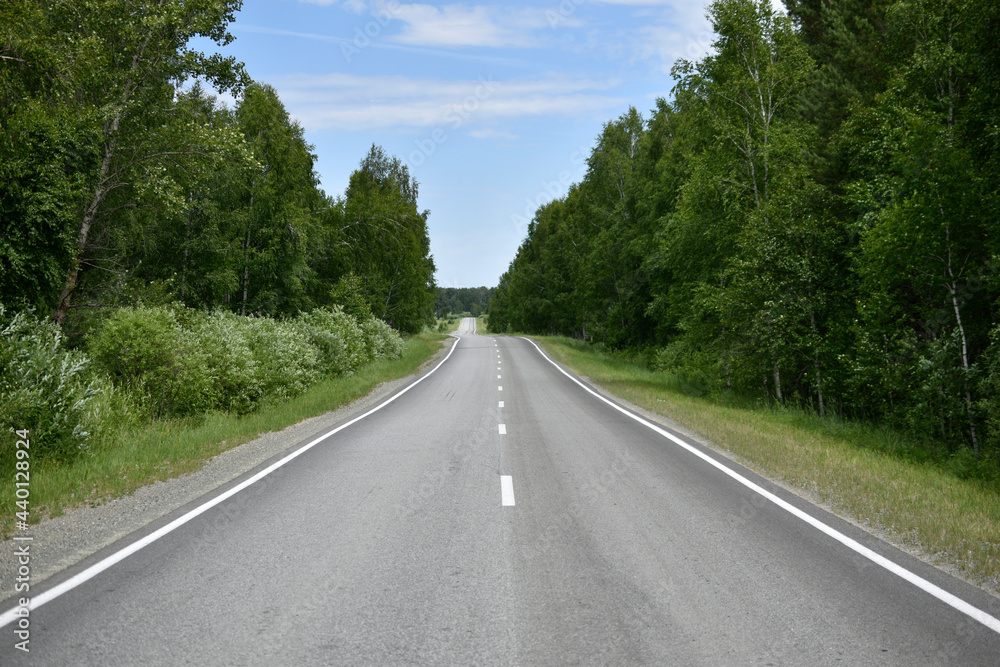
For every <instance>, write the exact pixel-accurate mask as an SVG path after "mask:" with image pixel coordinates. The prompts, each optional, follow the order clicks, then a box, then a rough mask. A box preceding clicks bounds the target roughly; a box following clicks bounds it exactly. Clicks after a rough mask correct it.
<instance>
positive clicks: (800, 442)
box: [536, 337, 1000, 592]
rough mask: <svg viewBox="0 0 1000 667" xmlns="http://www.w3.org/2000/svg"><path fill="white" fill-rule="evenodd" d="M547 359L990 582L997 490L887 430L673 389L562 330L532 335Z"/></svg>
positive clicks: (997, 539) (659, 376)
mask: <svg viewBox="0 0 1000 667" xmlns="http://www.w3.org/2000/svg"><path fill="white" fill-rule="evenodd" d="M536 339H537V340H538V341H539V342H540V343H541V344H542V346H543V347H544V348H545V349H546V351H547V352H548V353H549V354H551V355H552V357H553V358H555V359H556V360H558V361H559V362H560V363H563V364H565V365H566V366H567V367H569V368H571V369H573V370H574V371H575V372H576V373H578V374H580V375H583V376H587V377H589V378H590V379H591V380H593V381H594V382H596V383H597V384H599V385H600V386H602V387H604V388H605V389H607V390H608V391H610V392H612V393H613V394H615V395H616V396H620V397H621V398H623V399H625V400H627V401H630V402H631V403H634V404H635V405H638V406H640V407H642V408H644V409H646V410H648V411H650V412H653V413H656V414H660V415H663V416H665V417H669V418H670V419H672V420H674V421H675V422H677V423H679V424H681V425H682V426H684V427H685V428H688V429H690V430H691V431H694V432H696V433H700V434H701V435H703V436H704V437H706V438H708V439H709V440H711V441H712V442H713V443H715V445H717V446H718V447H719V448H721V449H723V450H726V451H729V452H731V453H732V454H734V455H735V458H736V459H738V460H739V461H740V462H741V463H744V464H745V465H747V466H748V467H750V468H752V469H754V470H757V471H758V472H760V473H761V474H763V475H765V476H767V477H769V478H771V479H776V480H780V481H781V482H784V483H786V484H788V485H790V486H793V487H795V488H798V489H801V490H803V491H805V492H806V493H807V495H811V496H812V497H814V498H815V499H818V500H819V501H820V502H824V503H827V504H828V505H830V506H831V507H832V508H833V509H834V510H835V511H837V512H838V513H840V514H845V515H847V516H850V517H852V518H854V519H855V520H856V521H858V522H860V523H862V524H866V525H869V526H871V527H873V528H875V529H877V530H880V531H883V532H884V533H886V534H887V536H888V537H889V538H890V539H893V540H894V541H896V542H897V543H902V544H903V545H905V546H909V547H915V548H917V549H919V550H921V551H923V552H924V554H926V555H927V556H928V557H929V558H930V559H931V560H932V561H933V562H935V563H937V564H939V565H941V564H948V565H954V566H957V567H958V568H959V569H961V570H962V571H963V572H964V573H965V574H966V576H968V577H969V578H970V579H972V580H973V581H976V582H977V583H979V584H980V585H982V586H983V587H985V588H988V589H990V590H993V591H995V592H996V591H998V590H1000V489H998V488H997V487H996V485H995V484H990V483H988V482H983V481H980V480H975V479H961V478H959V477H958V476H956V475H955V474H953V473H950V472H948V471H945V470H942V469H941V467H940V466H939V465H935V464H933V463H926V462H920V461H915V460H913V459H912V457H909V456H907V455H906V452H907V451H909V450H910V449H911V448H912V446H913V443H911V442H907V441H906V438H905V437H904V436H901V435H900V434H898V433H894V432H892V431H889V430H887V429H879V428H876V427H872V426H869V425H865V424H857V423H849V422H844V421H840V420H837V419H832V418H826V419H820V418H819V417H818V416H816V415H814V414H811V413H808V412H805V411H802V410H797V409H787V408H783V409H776V408H773V407H767V406H759V405H758V406H754V405H750V404H745V405H733V404H726V403H725V402H722V401H717V400H712V399H707V398H699V397H693V396H690V395H687V394H685V393H683V392H682V391H681V390H680V389H679V386H678V384H677V382H676V381H675V380H674V379H673V378H672V377H671V376H669V375H667V374H664V373H656V372H653V371H650V370H648V369H646V368H643V367H640V366H637V365H635V364H631V363H628V362H625V361H622V360H620V359H616V358H615V357H612V356H611V355H608V354H605V353H602V352H599V351H596V350H594V349H593V348H592V347H590V346H588V345H586V344H584V343H582V342H580V341H574V340H570V339H566V338H554V337H536Z"/></svg>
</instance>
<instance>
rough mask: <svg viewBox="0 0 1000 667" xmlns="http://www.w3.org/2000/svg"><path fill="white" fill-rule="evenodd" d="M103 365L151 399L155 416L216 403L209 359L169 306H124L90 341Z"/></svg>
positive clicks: (204, 408) (191, 411)
mask: <svg viewBox="0 0 1000 667" xmlns="http://www.w3.org/2000/svg"><path fill="white" fill-rule="evenodd" d="M89 350H90V353H91V355H92V356H93V358H94V360H95V362H96V363H97V364H98V366H99V367H100V368H101V369H103V370H105V371H106V372H107V373H108V374H109V375H110V376H111V377H112V379H113V380H115V381H116V382H117V383H118V384H119V385H121V386H125V387H128V388H131V389H132V390H134V391H136V392H138V393H140V394H142V395H144V396H145V397H146V399H147V400H148V401H149V405H150V409H151V412H152V414H153V415H154V416H158V417H159V416H165V415H188V414H195V413H199V412H206V411H208V410H210V409H211V408H212V407H213V405H214V404H215V403H216V394H215V387H214V386H213V382H212V376H211V373H210V371H209V364H208V357H207V355H206V354H205V353H204V352H202V350H201V349H200V347H199V344H198V340H197V339H196V337H195V336H193V335H192V334H191V333H190V332H189V331H185V330H184V329H182V328H181V327H180V325H179V324H178V323H177V318H176V316H175V315H174V313H173V312H171V311H170V310H168V309H166V308H162V307H158V308H147V307H140V308H127V309H125V308H123V309H121V310H118V311H116V312H115V313H114V314H112V315H111V316H110V317H109V318H108V319H107V320H106V321H105V323H104V326H103V327H101V329H100V331H98V332H97V333H96V334H95V335H94V336H92V337H91V339H90V341H89Z"/></svg>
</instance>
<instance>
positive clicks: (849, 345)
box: [489, 0, 1000, 462]
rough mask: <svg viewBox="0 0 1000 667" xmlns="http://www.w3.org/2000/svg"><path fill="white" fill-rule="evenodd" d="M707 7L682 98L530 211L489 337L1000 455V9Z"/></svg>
mask: <svg viewBox="0 0 1000 667" xmlns="http://www.w3.org/2000/svg"><path fill="white" fill-rule="evenodd" d="M785 4H786V5H787V13H785V12H778V11H775V10H774V9H773V7H772V4H771V2H770V1H769V0H717V1H716V2H713V3H712V4H711V5H710V7H709V9H708V16H709V19H710V22H711V24H712V27H713V29H714V32H715V39H714V42H713V44H712V47H711V49H710V50H709V53H708V54H707V55H705V56H704V57H703V58H701V59H700V60H697V61H687V60H678V61H677V62H676V63H675V65H674V67H673V70H672V71H673V76H674V79H675V82H676V83H675V85H674V87H673V89H672V90H671V91H670V95H669V98H664V99H660V100H659V101H658V103H657V105H656V108H655V109H653V110H651V111H650V112H649V113H648V114H646V115H643V114H642V113H640V112H639V111H637V110H636V109H635V108H632V109H630V110H629V111H628V112H627V113H624V114H623V115H621V116H620V117H619V118H616V119H614V120H612V121H610V122H608V123H606V124H605V126H604V128H603V131H602V132H601V134H600V136H599V137H598V138H597V140H596V142H595V145H594V147H593V149H592V152H591V153H590V156H589V158H588V161H587V171H586V174H585V176H584V177H583V179H582V180H581V182H579V183H577V184H574V185H573V186H572V187H571V188H570V190H569V192H568V193H567V194H566V195H565V196H564V197H562V198H560V199H557V200H554V201H551V202H549V203H547V204H545V205H543V206H541V207H539V208H538V210H537V211H536V213H535V216H534V219H533V220H532V222H531V224H530V226H529V228H528V234H527V237H526V238H525V239H524V241H523V243H522V244H521V246H520V248H519V249H518V251H517V254H516V257H515V258H514V260H513V261H512V262H511V264H510V267H509V269H508V270H507V272H506V273H505V274H504V275H503V276H502V278H501V280H500V284H499V286H498V287H497V289H496V293H495V295H494V297H493V299H492V301H491V304H490V316H489V327H490V330H491V331H494V332H505V331H519V332H529V333H540V334H561V335H566V336H572V337H575V338H582V339H585V340H587V341H592V342H594V343H597V344H602V345H604V346H606V347H607V348H608V349H611V350H618V351H621V353H622V354H631V355H635V356H641V357H642V358H644V359H647V360H648V363H649V364H651V365H652V366H653V367H654V368H657V369H661V370H663V371H665V372H670V373H674V374H676V375H677V376H679V377H683V378H685V380H686V382H688V384H689V385H690V386H692V387H695V388H696V389H697V391H700V392H703V393H705V394H713V395H725V394H727V393H731V394H740V395H744V396H756V397H758V400H766V401H768V402H770V403H771V404H774V405H777V404H782V405H797V406H800V407H802V408H804V409H807V410H811V411H814V412H815V413H816V414H818V415H820V416H824V415H825V416H837V417H844V418H850V419H858V420H864V421H870V422H874V423H878V424H882V425H885V426H887V427H889V428H893V429H900V430H902V431H905V432H909V433H911V434H915V435H918V436H919V437H921V438H924V439H925V440H926V441H927V442H928V444H929V445H932V446H935V447H943V448H946V449H947V450H948V451H949V452H951V455H952V456H960V457H965V458H968V459H970V460H971V461H973V462H975V461H980V462H982V461H985V460H994V461H995V459H996V457H997V453H998V451H1000V322H998V320H997V307H998V305H1000V304H998V301H997V299H998V297H1000V222H998V203H1000V194H998V193H1000V40H998V39H997V36H998V35H1000V5H998V4H997V3H995V2H993V1H992V0H958V1H949V0H905V1H891V0H874V1H873V2H864V3H862V2H855V1H853V0H787V2H786V3H785Z"/></svg>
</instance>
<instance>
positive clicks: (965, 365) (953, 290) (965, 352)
mask: <svg viewBox="0 0 1000 667" xmlns="http://www.w3.org/2000/svg"><path fill="white" fill-rule="evenodd" d="M941 213H942V215H943V214H944V211H943V210H942V211H941ZM945 238H946V239H947V241H948V257H947V269H948V277H949V278H950V281H949V282H948V284H946V285H945V287H946V288H947V290H948V294H949V296H951V306H952V309H954V311H955V323H956V324H957V325H958V334H959V336H960V337H961V339H962V370H963V373H962V384H963V386H964V388H965V414H966V417H968V419H969V435H970V436H971V437H972V449H973V451H975V452H976V454H977V455H978V454H979V436H978V434H977V433H976V420H975V417H974V415H973V414H972V392H971V391H970V390H969V371H970V367H969V343H968V339H967V338H966V336H965V326H964V325H963V324H962V310H961V307H960V306H959V303H958V279H957V277H956V276H955V272H954V270H953V267H952V261H951V227H950V226H948V225H946V226H945ZM959 273H961V271H959Z"/></svg>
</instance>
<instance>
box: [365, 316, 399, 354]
mask: <svg viewBox="0 0 1000 667" xmlns="http://www.w3.org/2000/svg"><path fill="white" fill-rule="evenodd" d="M361 331H362V332H364V336H365V347H366V348H367V349H368V356H369V358H371V359H373V360H376V359H383V358H385V359H399V358H400V357H401V356H403V338H402V336H400V335H399V333H398V332H397V331H396V330H395V329H393V328H392V327H390V326H389V325H388V324H386V323H385V322H383V321H382V320H380V319H377V318H374V317H371V318H369V319H367V320H365V321H364V322H362V323H361Z"/></svg>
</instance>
